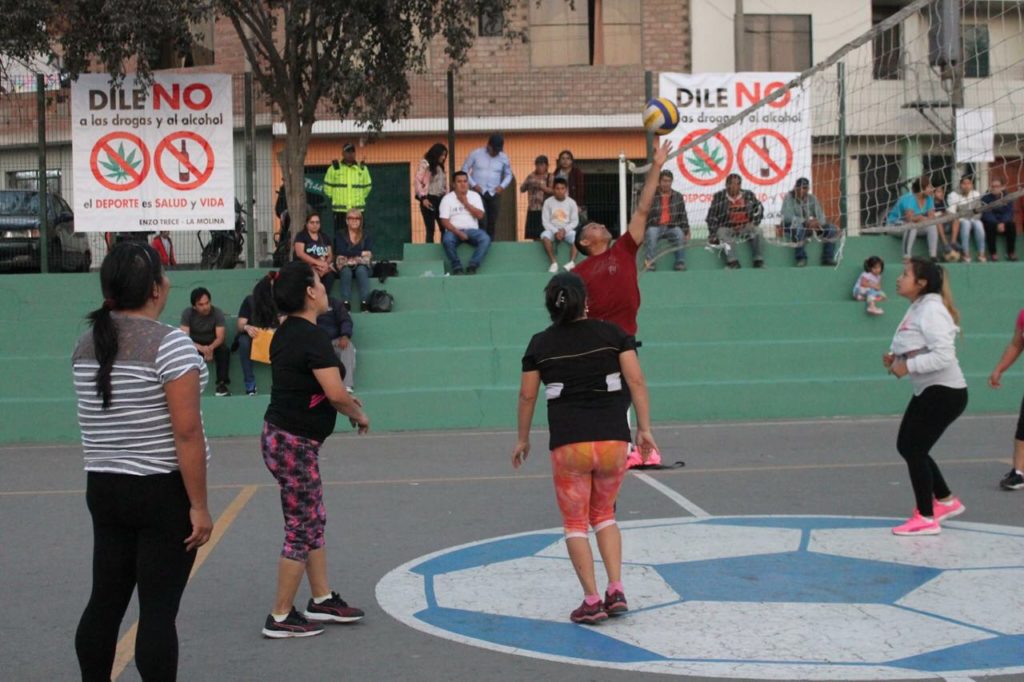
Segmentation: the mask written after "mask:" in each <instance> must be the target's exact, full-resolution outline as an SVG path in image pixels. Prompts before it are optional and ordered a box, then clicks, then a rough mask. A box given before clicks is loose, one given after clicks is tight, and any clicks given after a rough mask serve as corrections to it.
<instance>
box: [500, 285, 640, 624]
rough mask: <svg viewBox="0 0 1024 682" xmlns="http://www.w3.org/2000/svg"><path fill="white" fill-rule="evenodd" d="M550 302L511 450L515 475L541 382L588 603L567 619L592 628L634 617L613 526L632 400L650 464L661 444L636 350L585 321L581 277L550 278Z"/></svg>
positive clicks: (567, 526)
mask: <svg viewBox="0 0 1024 682" xmlns="http://www.w3.org/2000/svg"><path fill="white" fill-rule="evenodd" d="M544 298H545V303H546V305H547V309H548V313H550V315H551V321H552V323H553V324H552V325H551V326H550V327H548V328H547V329H546V330H544V331H542V332H540V333H539V334H536V335H534V337H533V338H532V339H531V340H530V345H529V346H528V347H527V349H526V354H525V355H524V356H523V374H522V381H521V386H520V389H519V413H518V417H519V440H518V442H517V443H516V446H515V448H514V449H513V450H512V466H513V467H514V468H517V469H518V468H519V467H520V466H521V465H522V464H523V463H524V462H525V461H526V458H527V456H528V455H529V454H530V424H531V422H532V421H533V412H534V407H535V405H536V401H537V394H538V392H539V389H540V384H541V382H542V381H543V382H544V385H545V387H546V388H545V391H544V393H545V397H546V398H547V401H548V429H549V431H550V440H549V443H548V446H549V449H550V450H551V468H552V473H553V477H554V483H555V497H556V498H557V500H558V507H559V509H560V510H561V512H562V519H563V527H564V530H565V544H566V546H567V548H568V550H569V557H570V558H571V559H572V563H573V567H574V568H575V569H576V577H577V578H578V579H579V581H580V586H581V587H582V588H583V596H584V599H583V603H582V604H581V605H580V607H579V608H577V609H576V610H574V611H573V612H572V613H571V614H570V615H569V619H570V620H571V621H572V622H574V623H582V624H586V625H593V624H595V623H598V622H600V621H602V620H604V619H606V618H608V616H617V615H620V614H623V613H625V612H626V611H628V609H629V607H628V606H627V604H626V597H625V590H624V588H623V586H622V536H621V535H620V533H619V528H618V526H617V525H616V523H615V499H616V497H618V494H619V488H620V487H621V486H622V479H623V476H625V473H626V453H627V451H628V449H629V443H630V432H629V424H628V423H627V422H626V409H627V407H629V403H630V400H631V399H632V402H633V404H634V406H635V407H636V415H637V424H638V430H637V434H636V440H635V441H634V442H635V443H636V444H637V446H638V447H639V449H640V451H641V453H642V457H643V459H644V461H646V460H647V457H648V456H649V455H650V453H651V451H652V450H654V449H655V448H657V444H656V443H655V442H654V436H652V435H651V417H650V407H649V400H648V395H647V383H646V381H645V379H644V374H643V371H642V370H641V369H640V362H639V360H638V359H637V355H636V340H635V339H634V338H633V337H632V336H631V335H629V334H627V333H626V332H624V331H623V330H622V328H621V327H619V326H618V325H615V324H612V323H610V322H602V321H599V320H590V319H587V290H586V287H585V285H584V284H583V280H582V279H581V278H580V276H579V275H577V274H575V273H560V274H557V275H555V276H554V277H552V278H551V281H550V282H548V285H547V287H546V288H545V289H544ZM588 526H589V527H593V529H594V532H595V533H596V535H597V546H598V550H599V551H600V553H601V559H602V560H603V562H604V567H605V571H606V572H607V575H608V587H607V589H606V590H605V593H604V598H603V599H602V598H601V595H600V594H599V593H598V591H597V579H596V577H595V575H594V557H593V554H592V552H591V550H590V541H589V540H588V539H587V529H588Z"/></svg>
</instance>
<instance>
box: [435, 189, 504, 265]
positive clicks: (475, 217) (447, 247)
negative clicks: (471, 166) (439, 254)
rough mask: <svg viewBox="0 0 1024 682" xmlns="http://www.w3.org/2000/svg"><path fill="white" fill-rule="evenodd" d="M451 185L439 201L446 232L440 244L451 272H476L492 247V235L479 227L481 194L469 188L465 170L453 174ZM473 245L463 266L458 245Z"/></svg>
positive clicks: (482, 214)
mask: <svg viewBox="0 0 1024 682" xmlns="http://www.w3.org/2000/svg"><path fill="white" fill-rule="evenodd" d="M452 187H454V189H453V190H452V191H451V192H448V194H446V195H445V196H444V199H442V200H441V208H440V209H439V210H438V215H439V216H440V219H441V226H442V227H444V229H445V233H444V234H443V235H442V236H441V246H442V247H444V253H445V255H446V256H448V262H449V263H451V266H452V274H453V275H462V274H464V273H467V272H468V273H469V274H471V275H474V274H476V271H477V268H479V267H480V265H481V264H482V263H483V262H484V257H485V256H486V255H487V250H488V249H489V248H491V236H490V235H489V234H487V232H486V231H485V230H481V229H480V219H481V218H483V217H484V202H483V199H481V198H480V195H479V194H477V193H476V192H474V191H473V190H471V189H470V188H469V176H468V175H467V174H466V172H465V171H458V172H457V173H455V174H454V175H452ZM463 242H465V243H467V244H470V245H471V246H473V247H474V248H473V255H472V257H471V258H470V259H469V267H468V268H467V269H466V270H463V269H462V261H461V260H459V254H458V251H457V249H458V246H459V244H461V243H463Z"/></svg>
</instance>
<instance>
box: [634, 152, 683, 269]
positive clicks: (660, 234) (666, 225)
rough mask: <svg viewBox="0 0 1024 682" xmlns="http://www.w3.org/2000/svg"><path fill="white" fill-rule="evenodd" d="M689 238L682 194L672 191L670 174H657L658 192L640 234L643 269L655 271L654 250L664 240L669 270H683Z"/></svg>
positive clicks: (664, 172)
mask: <svg viewBox="0 0 1024 682" xmlns="http://www.w3.org/2000/svg"><path fill="white" fill-rule="evenodd" d="M689 236H690V219H689V218H688V217H687V215H686V201H685V200H684V199H683V195H682V194H680V193H679V192H677V191H675V190H674V189H672V171H667V170H663V171H661V173H660V174H659V175H658V189H657V191H656V192H655V193H654V203H653V204H652V205H651V211H650V213H648V214H647V229H646V231H645V232H644V269H645V270H655V269H657V264H656V263H655V261H656V260H657V257H656V255H655V253H654V252H655V250H656V249H657V248H658V242H659V241H660V240H662V239H664V240H666V241H668V243H669V246H670V248H671V249H672V257H673V260H674V261H675V265H674V266H673V268H674V269H675V270H678V271H683V270H685V269H686V241H687V239H689Z"/></svg>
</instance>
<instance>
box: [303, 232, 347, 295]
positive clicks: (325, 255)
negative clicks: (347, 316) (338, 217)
mask: <svg viewBox="0 0 1024 682" xmlns="http://www.w3.org/2000/svg"><path fill="white" fill-rule="evenodd" d="M335 229H336V230H337V229H341V228H339V227H338V226H335ZM294 248H295V260H297V261H302V262H304V263H309V265H310V266H311V267H312V268H313V270H314V271H315V272H316V274H317V275H318V276H319V277H320V281H322V282H323V283H324V288H325V289H327V293H328V294H330V293H331V289H332V288H333V287H334V281H335V280H336V279H338V270H337V268H335V267H334V247H333V246H331V240H330V239H328V238H327V235H325V234H324V233H323V230H322V229H321V226H320V216H319V215H317V214H316V213H310V214H309V216H308V217H307V218H306V227H305V228H304V229H302V230H301V231H300V232H299V233H298V234H296V235H295V247H294Z"/></svg>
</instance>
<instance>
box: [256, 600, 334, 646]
mask: <svg viewBox="0 0 1024 682" xmlns="http://www.w3.org/2000/svg"><path fill="white" fill-rule="evenodd" d="M323 631H324V626H323V625H320V624H318V623H310V622H309V621H308V620H306V619H305V618H304V617H303V616H302V614H301V613H299V612H298V611H296V610H295V607H294V606H293V607H292V610H291V612H289V614H288V617H287V618H285V619H284V620H283V621H281V622H280V623H278V622H277V621H276V620H274V617H273V616H271V615H269V614H268V615H267V622H266V624H265V625H264V626H263V636H264V637H269V638H270V639H284V638H286V637H313V636H315V635H319V634H321V633H322V632H323Z"/></svg>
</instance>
